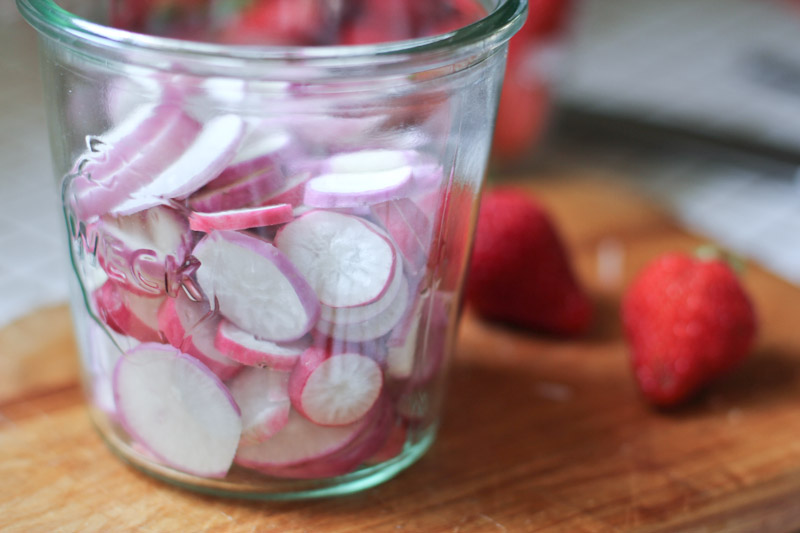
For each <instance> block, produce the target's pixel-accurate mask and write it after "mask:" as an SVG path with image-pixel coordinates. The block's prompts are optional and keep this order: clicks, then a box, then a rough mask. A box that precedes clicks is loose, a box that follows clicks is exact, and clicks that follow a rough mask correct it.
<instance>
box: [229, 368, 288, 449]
mask: <svg viewBox="0 0 800 533" xmlns="http://www.w3.org/2000/svg"><path fill="white" fill-rule="evenodd" d="M288 383H289V374H288V373H287V372H279V371H276V370H271V369H267V368H247V369H245V370H244V371H243V372H241V373H240V374H239V375H238V376H236V377H235V378H233V379H232V380H231V381H230V383H229V386H230V391H231V394H232V395H233V399H234V400H236V404H237V405H238V406H239V408H240V409H241V410H242V438H241V440H240V441H239V445H240V446H252V445H253V444H258V443H260V442H264V441H265V440H267V439H269V438H270V437H272V436H273V435H275V434H276V433H278V432H279V431H280V430H282V429H283V427H284V426H285V425H286V423H287V422H289V411H290V409H291V402H290V401H289V393H288Z"/></svg>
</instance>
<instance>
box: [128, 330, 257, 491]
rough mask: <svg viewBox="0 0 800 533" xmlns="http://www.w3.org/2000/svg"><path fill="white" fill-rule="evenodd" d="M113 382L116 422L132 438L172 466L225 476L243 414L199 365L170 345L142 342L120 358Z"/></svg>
mask: <svg viewBox="0 0 800 533" xmlns="http://www.w3.org/2000/svg"><path fill="white" fill-rule="evenodd" d="M113 386H114V399H115V403H116V405H117V410H118V413H119V419H120V422H121V423H122V425H123V427H125V429H126V431H127V432H128V433H129V434H130V435H131V437H132V438H133V439H134V440H135V441H137V442H138V443H139V444H141V445H143V446H144V447H145V448H146V449H147V450H149V451H150V452H152V453H153V455H155V456H156V457H158V458H160V459H161V461H163V462H164V463H166V464H168V465H170V466H172V467H173V468H176V469H178V470H181V471H183V472H187V473H190V474H194V475H198V476H205V477H218V478H219V477H225V475H226V474H227V472H228V469H229V468H230V466H231V464H232V462H233V458H234V455H235V453H236V448H237V445H238V443H239V438H240V436H241V432H242V420H241V412H240V410H239V407H238V406H237V405H236V402H235V401H234V399H233V397H232V396H231V394H230V392H229V391H228V389H227V388H226V387H225V385H224V384H223V383H222V381H220V380H219V378H218V377H217V376H215V375H214V374H213V373H212V372H211V371H210V370H208V368H206V367H205V366H204V365H203V364H202V363H200V362H199V361H197V359H194V358H193V357H191V356H189V355H187V354H185V353H182V352H181V351H180V350H177V349H176V348H174V347H172V346H167V345H164V344H155V343H143V344H141V345H139V346H138V347H137V348H134V349H133V350H130V351H128V352H126V353H125V354H124V355H123V356H122V357H121V358H120V359H119V361H118V362H117V366H116V368H115V371H114V382H113Z"/></svg>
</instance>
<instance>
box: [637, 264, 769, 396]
mask: <svg viewBox="0 0 800 533" xmlns="http://www.w3.org/2000/svg"><path fill="white" fill-rule="evenodd" d="M622 321H623V325H624V329H625V335H626V337H627V341H628V343H629V346H630V349H631V357H632V363H633V370H634V373H635V376H636V381H637V383H638V384H639V388H640V389H641V392H642V394H643V395H644V397H645V398H646V399H647V400H648V401H650V402H651V403H653V404H655V405H658V406H664V407H666V406H673V405H677V404H680V403H682V402H684V401H685V400H688V399H689V398H691V397H692V396H693V395H694V394H695V393H697V392H698V391H699V390H700V389H702V388H703V387H704V386H705V385H706V384H708V383H709V382H710V381H712V380H714V379H715V378H717V377H719V376H720V375H722V374H724V373H726V372H727V371H729V370H730V369H732V368H733V367H735V366H736V365H737V364H739V363H740V362H741V361H742V359H744V358H745V357H746V356H747V354H748V353H749V352H750V351H751V349H752V346H753V342H754V339H755V336H756V314H755V310H754V308H753V304H752V303H751V301H750V298H749V297H748V295H747V294H746V292H745V290H744V288H743V287H742V285H741V284H740V283H739V280H738V279H737V277H736V274H735V273H734V272H733V270H732V269H731V268H730V267H729V266H728V264H727V263H726V262H724V261H722V260H720V259H716V258H698V257H692V256H689V255H687V254H680V253H670V254H665V255H663V256H661V257H659V258H657V259H655V260H654V261H653V262H651V263H650V264H648V265H647V266H646V267H645V268H644V270H642V272H640V273H639V275H638V276H637V277H636V279H635V280H634V281H633V283H632V284H631V285H630V287H629V288H628V290H627V292H626V294H625V296H624V299H623V302H622Z"/></svg>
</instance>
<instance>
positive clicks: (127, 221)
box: [95, 207, 193, 296]
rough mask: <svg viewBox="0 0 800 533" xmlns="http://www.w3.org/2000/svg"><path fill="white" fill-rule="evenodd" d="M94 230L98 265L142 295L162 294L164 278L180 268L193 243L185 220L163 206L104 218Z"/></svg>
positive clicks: (163, 291)
mask: <svg viewBox="0 0 800 533" xmlns="http://www.w3.org/2000/svg"><path fill="white" fill-rule="evenodd" d="M95 227H96V230H97V234H98V246H97V259H98V262H99V263H100V266H101V267H103V270H105V272H106V273H107V274H108V276H109V278H111V279H113V280H114V281H116V282H118V283H120V284H122V285H124V286H125V287H126V288H127V289H129V290H132V291H134V292H136V293H138V294H142V295H145V296H158V295H161V294H165V293H166V290H167V287H166V278H167V277H170V276H173V275H174V274H175V272H176V271H177V270H178V269H179V268H180V266H181V265H182V264H183V262H184V261H185V259H186V257H187V256H188V254H189V251H190V249H191V246H192V244H193V237H192V234H191V231H190V230H189V224H188V223H187V221H186V219H185V218H184V217H183V216H182V215H181V214H180V213H178V212H177V211H175V210H174V209H169V208H167V207H154V208H152V209H148V210H147V211H142V212H139V213H136V214H134V215H130V216H124V217H112V216H110V215H109V216H104V217H102V218H101V219H100V221H99V222H98V223H97V224H96V226H95Z"/></svg>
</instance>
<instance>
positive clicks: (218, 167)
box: [113, 115, 244, 214]
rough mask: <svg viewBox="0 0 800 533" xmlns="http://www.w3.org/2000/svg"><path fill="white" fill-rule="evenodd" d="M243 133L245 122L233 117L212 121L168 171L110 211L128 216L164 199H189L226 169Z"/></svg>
mask: <svg viewBox="0 0 800 533" xmlns="http://www.w3.org/2000/svg"><path fill="white" fill-rule="evenodd" d="M243 134H244V121H243V120H242V119H241V118H240V117H238V116H236V115H223V116H220V117H215V118H213V119H211V120H210V121H209V122H208V123H207V124H205V125H204V126H203V129H202V130H201V131H200V133H199V134H198V135H197V137H196V138H195V140H194V142H192V144H191V145H190V146H189V147H188V148H187V149H186V150H185V151H184V152H183V153H181V154H180V155H179V156H178V157H177V159H175V160H174V161H173V163H172V164H171V165H170V166H169V167H168V168H166V169H165V170H164V171H163V172H161V173H160V174H158V175H157V176H156V177H155V178H154V179H153V180H152V181H151V182H150V183H148V184H146V185H145V186H144V187H142V188H140V189H138V190H136V191H134V192H133V193H132V194H131V198H130V199H129V200H126V201H125V202H122V203H121V204H120V205H118V206H116V207H115V208H114V210H113V211H114V212H116V213H121V214H131V213H136V212H137V211H141V210H143V209H147V208H149V207H152V206H155V205H159V204H163V203H165V200H167V199H171V198H183V197H186V196H189V195H190V194H192V193H193V192H195V191H196V190H198V189H200V188H201V187H203V186H204V185H205V184H207V183H208V182H209V181H211V180H212V179H214V178H215V177H216V176H218V175H219V174H220V173H221V172H222V171H223V170H224V169H225V167H226V166H227V165H228V163H230V162H231V160H232V159H233V158H234V156H235V155H236V148H237V147H238V146H239V142H240V141H241V139H242V135H243Z"/></svg>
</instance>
